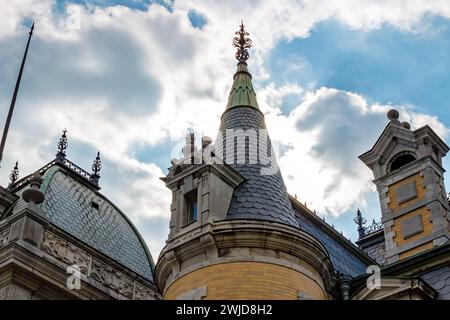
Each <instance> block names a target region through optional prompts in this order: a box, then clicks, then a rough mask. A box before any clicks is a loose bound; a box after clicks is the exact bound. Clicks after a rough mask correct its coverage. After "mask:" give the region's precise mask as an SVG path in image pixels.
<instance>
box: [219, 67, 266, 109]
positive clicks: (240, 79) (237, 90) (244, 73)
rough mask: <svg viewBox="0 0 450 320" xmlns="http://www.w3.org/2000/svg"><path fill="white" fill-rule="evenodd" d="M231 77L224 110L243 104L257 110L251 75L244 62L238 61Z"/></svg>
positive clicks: (242, 105)
mask: <svg viewBox="0 0 450 320" xmlns="http://www.w3.org/2000/svg"><path fill="white" fill-rule="evenodd" d="M233 78H234V81H233V87H232V89H231V92H230V95H229V97H228V103H227V107H226V110H228V109H231V108H234V107H244V106H247V107H253V108H256V109H258V110H259V106H258V101H257V100H256V94H255V90H254V89H253V84H252V76H251V74H250V73H249V72H248V70H247V64H246V63H245V62H240V63H238V68H237V71H236V73H235V74H234V77H233Z"/></svg>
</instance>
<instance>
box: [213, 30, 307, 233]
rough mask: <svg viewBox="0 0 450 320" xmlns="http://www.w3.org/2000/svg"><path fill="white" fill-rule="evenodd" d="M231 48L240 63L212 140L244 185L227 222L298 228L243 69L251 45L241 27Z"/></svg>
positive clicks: (236, 195)
mask: <svg viewBox="0 0 450 320" xmlns="http://www.w3.org/2000/svg"><path fill="white" fill-rule="evenodd" d="M236 34H237V35H238V37H236V38H234V40H233V42H234V45H235V46H236V47H237V48H238V50H237V53H236V58H237V59H238V60H239V62H238V65H237V70H236V73H235V74H234V77H233V79H234V82H233V87H232V89H231V92H230V95H229V98H228V103H227V107H226V109H225V112H224V113H223V115H222V119H221V124H220V131H219V135H218V138H217V139H216V155H217V156H218V157H219V158H221V159H223V161H224V162H225V163H227V164H228V165H230V166H231V167H232V168H233V169H235V170H236V171H238V172H239V173H240V174H241V175H242V176H243V177H244V178H245V181H244V182H243V183H241V184H240V185H239V186H238V187H237V188H236V189H235V190H234V193H233V198H232V201H231V204H230V207H229V209H228V214H227V218H228V219H258V220H269V221H276V222H280V223H284V224H288V225H291V226H294V227H298V226H299V225H298V222H297V219H296V218H295V214H294V210H293V208H292V204H291V202H290V200H289V197H288V194H287V191H286V186H285V184H284V181H283V177H282V176H281V172H280V170H279V167H278V164H277V160H276V158H275V155H274V152H273V148H272V145H271V141H270V138H269V136H268V134H267V130H266V124H265V121H264V115H263V114H262V113H261V111H260V110H259V107H258V102H257V100H256V94H255V91H254V89H253V84H252V76H251V74H250V73H249V71H248V69H247V63H246V60H247V58H248V51H247V49H248V48H249V47H250V46H251V41H250V39H249V38H247V37H246V36H247V35H248V33H247V32H245V30H244V26H243V24H241V27H240V30H239V31H238V32H236Z"/></svg>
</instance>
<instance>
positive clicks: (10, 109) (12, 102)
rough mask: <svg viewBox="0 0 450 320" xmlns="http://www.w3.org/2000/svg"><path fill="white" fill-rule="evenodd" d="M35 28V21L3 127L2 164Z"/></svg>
mask: <svg viewBox="0 0 450 320" xmlns="http://www.w3.org/2000/svg"><path fill="white" fill-rule="evenodd" d="M33 30H34V22H33V24H32V25H31V29H30V36H29V37H28V42H27V47H26V49H25V53H24V55H23V59H22V64H21V65H20V71H19V76H18V77H17V81H16V87H15V88H14V94H13V97H12V100H11V105H10V106H9V111H8V117H7V118H6V123H5V127H4V128H3V135H2V141H1V143H0V166H1V163H2V160H3V150H4V149H5V143H6V138H7V136H8V131H9V125H10V124H11V118H12V115H13V112H14V105H15V104H16V99H17V93H18V92H19V87H20V81H21V79H22V74H23V68H24V66H25V61H26V59H27V54H28V47H29V46H30V40H31V36H32V35H33Z"/></svg>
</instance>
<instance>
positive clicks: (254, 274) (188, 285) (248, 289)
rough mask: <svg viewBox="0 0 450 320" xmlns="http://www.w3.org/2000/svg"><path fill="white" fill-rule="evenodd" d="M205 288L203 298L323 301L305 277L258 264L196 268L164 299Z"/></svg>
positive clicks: (322, 292)
mask: <svg viewBox="0 0 450 320" xmlns="http://www.w3.org/2000/svg"><path fill="white" fill-rule="evenodd" d="M201 287H206V296H204V297H203V299H208V300H214V299H287V300H296V299H299V296H301V297H303V298H311V299H320V300H322V299H325V293H324V290H323V289H322V288H321V286H320V285H319V284H317V283H316V282H315V281H314V280H312V279H311V278H309V277H308V276H306V275H304V274H302V273H300V272H298V271H296V270H293V269H289V268H286V267H282V266H278V265H275V264H270V263H260V262H232V263H225V264H219V265H213V266H208V267H205V268H202V269H198V270H196V271H194V272H191V273H189V274H187V275H186V276H184V277H182V278H180V279H178V280H177V281H176V282H174V283H173V284H172V285H171V286H170V287H169V288H168V289H167V291H166V293H165V294H164V298H165V299H168V300H171V299H176V298H177V297H178V296H180V295H181V294H185V293H186V292H188V291H193V290H195V289H198V288H201Z"/></svg>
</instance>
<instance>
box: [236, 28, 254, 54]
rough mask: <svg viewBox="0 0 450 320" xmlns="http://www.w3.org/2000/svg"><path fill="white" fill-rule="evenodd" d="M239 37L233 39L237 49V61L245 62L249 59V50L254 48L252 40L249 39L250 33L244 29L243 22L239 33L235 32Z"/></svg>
mask: <svg viewBox="0 0 450 320" xmlns="http://www.w3.org/2000/svg"><path fill="white" fill-rule="evenodd" d="M235 34H236V35H238V37H234V38H233V45H234V46H235V47H236V48H237V52H236V59H237V60H238V61H239V62H245V61H247V59H248V50H247V49H249V48H250V47H251V46H252V40H251V39H250V38H248V37H247V36H248V35H249V34H248V32H246V31H245V29H244V22H243V21H241V25H240V26H239V31H236V32H235Z"/></svg>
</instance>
